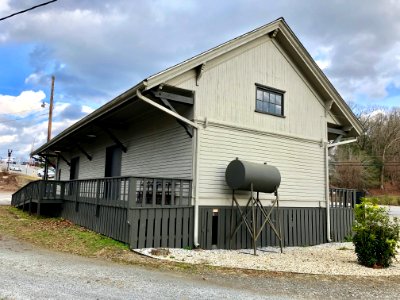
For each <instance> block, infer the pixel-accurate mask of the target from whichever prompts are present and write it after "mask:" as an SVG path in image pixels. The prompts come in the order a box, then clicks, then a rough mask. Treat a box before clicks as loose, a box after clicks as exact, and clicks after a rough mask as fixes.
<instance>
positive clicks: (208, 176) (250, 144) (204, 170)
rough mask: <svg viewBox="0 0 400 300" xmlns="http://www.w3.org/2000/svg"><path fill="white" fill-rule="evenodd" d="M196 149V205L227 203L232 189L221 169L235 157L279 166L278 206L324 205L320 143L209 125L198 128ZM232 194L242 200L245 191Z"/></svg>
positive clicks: (322, 153) (269, 196)
mask: <svg viewBox="0 0 400 300" xmlns="http://www.w3.org/2000/svg"><path fill="white" fill-rule="evenodd" d="M199 150H200V151H199V152H200V154H199V174H200V177H199V205H211V203H212V204H213V205H214V204H215V205H230V204H231V199H232V192H231V190H230V189H229V187H228V186H227V184H226V182H225V169H226V167H227V165H228V164H229V162H230V161H232V160H234V159H235V158H236V157H239V159H243V160H248V161H252V162H257V163H264V162H267V163H268V164H271V165H273V166H276V167H277V168H278V169H279V171H280V172H281V176H282V182H281V186H280V188H279V196H280V202H281V205H282V206H291V207H296V206H297V207H299V206H307V207H319V206H323V205H324V204H325V203H324V201H325V194H324V193H325V189H324V187H325V180H324V148H323V147H321V146H320V143H317V142H312V141H305V140H299V139H293V138H285V137H283V136H273V135H268V134H265V133H263V132H254V131H250V130H243V129H240V128H232V127H223V126H219V127H217V126H216V125H210V126H208V127H207V128H206V129H203V130H201V135H200V145H199ZM236 196H237V198H238V199H242V201H246V200H247V199H248V197H249V193H240V194H237V195H236ZM261 198H262V199H274V196H273V195H267V194H261ZM265 204H267V203H265Z"/></svg>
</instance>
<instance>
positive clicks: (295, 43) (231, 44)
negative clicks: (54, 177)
mask: <svg viewBox="0 0 400 300" xmlns="http://www.w3.org/2000/svg"><path fill="white" fill-rule="evenodd" d="M271 33H274V37H275V39H276V40H277V41H278V43H279V44H280V45H281V46H282V47H283V48H284V49H285V51H286V52H287V53H288V54H289V56H290V57H291V59H293V60H294V61H295V62H296V64H297V65H298V66H299V68H300V69H301V70H302V71H303V73H305V75H306V76H307V79H308V80H309V81H310V82H312V83H313V86H314V87H316V88H317V90H318V92H319V93H320V94H322V95H323V96H324V97H323V98H324V99H325V100H326V101H327V102H331V103H334V104H335V105H336V107H335V109H336V110H338V113H340V114H341V115H343V118H345V119H346V120H347V121H348V123H349V124H350V125H351V127H352V128H353V131H354V133H355V134H356V135H360V134H361V133H362V132H363V128H362V125H361V123H360V122H359V121H358V120H357V118H356V116H355V115H354V114H353V112H352V111H351V109H350V108H349V106H348V105H347V104H346V102H345V101H344V100H343V98H342V97H341V96H340V95H339V93H338V92H337V90H336V89H335V88H334V86H333V85H332V83H331V82H330V81H329V80H328V78H327V77H326V76H325V74H324V73H323V72H322V70H321V69H320V68H319V67H318V65H317V64H316V62H315V61H314V60H313V58H312V57H311V55H310V54H309V53H308V51H307V50H306V49H305V48H304V46H303V45H302V44H301V42H300V41H299V39H298V38H297V37H296V35H295V34H294V33H293V31H292V30H291V29H290V27H289V26H288V24H287V23H286V21H285V20H284V19H283V18H279V19H277V20H275V21H273V22H271V23H268V24H266V25H263V26H261V27H259V28H256V29H254V30H252V31H250V32H247V33H245V34H243V35H240V36H238V37H236V38H234V39H232V40H229V41H227V42H225V43H223V44H220V45H218V46H216V47H214V48H211V49H210V50H207V51H205V52H202V53H200V54H199V55H196V56H193V57H192V58H189V59H187V60H185V61H183V62H181V63H179V64H177V65H174V66H172V67H170V68H167V69H165V70H163V71H161V72H158V73H156V74H154V75H151V76H149V77H147V78H145V79H144V80H143V81H141V82H139V83H138V84H137V85H135V86H134V87H132V88H130V89H129V90H127V91H126V92H124V93H122V94H121V95H119V96H117V97H116V98H114V99H113V100H111V101H110V102H108V103H106V104H104V105H103V106H101V107H100V108H98V109H97V110H95V111H94V112H92V113H91V114H89V115H87V116H86V117H84V118H82V119H81V120H79V121H78V122H76V123H75V124H73V125H71V126H70V127H68V128H67V129H65V130H64V131H62V132H61V133H59V134H58V135H57V136H56V137H54V138H53V139H52V140H50V141H49V142H47V143H46V144H44V145H42V146H41V147H39V148H38V149H36V150H35V151H33V152H32V153H31V155H36V154H39V153H41V152H43V151H45V150H47V149H49V148H50V147H51V146H53V145H54V144H55V143H57V142H58V141H60V140H61V139H63V138H65V137H67V136H69V135H71V134H72V133H74V132H76V131H78V130H79V129H81V128H83V127H85V126H86V125H88V124H89V123H91V122H92V121H94V120H97V119H98V118H100V117H102V116H104V115H106V114H107V113H108V112H109V111H111V110H114V109H116V108H117V107H119V106H121V105H123V104H125V103H126V102H128V101H130V100H132V99H133V98H135V97H136V91H137V90H141V91H145V90H149V89H151V88H153V87H155V86H157V85H159V84H163V83H165V82H166V81H168V80H170V79H172V78H174V77H176V76H178V75H180V74H183V73H185V72H187V71H189V70H191V69H194V68H197V67H199V66H201V65H202V64H204V63H206V62H208V61H210V60H212V59H214V58H216V57H218V56H221V55H223V54H225V53H227V52H229V51H232V50H234V49H236V48H238V47H240V46H242V45H244V44H247V43H249V42H251V41H253V40H255V39H257V38H259V37H261V36H263V35H267V34H271Z"/></svg>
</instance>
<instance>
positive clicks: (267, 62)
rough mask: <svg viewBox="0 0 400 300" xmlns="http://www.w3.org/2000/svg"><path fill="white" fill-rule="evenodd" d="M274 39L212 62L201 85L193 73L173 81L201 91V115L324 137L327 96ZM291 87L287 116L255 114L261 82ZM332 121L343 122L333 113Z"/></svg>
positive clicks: (287, 89)
mask: <svg viewBox="0 0 400 300" xmlns="http://www.w3.org/2000/svg"><path fill="white" fill-rule="evenodd" d="M281 51H283V50H280V49H278V48H277V47H276V46H275V44H274V43H273V42H272V41H271V40H270V39H269V38H268V37H262V38H259V39H257V40H255V41H253V42H251V43H249V44H247V45H245V46H243V47H240V48H238V49H236V50H234V51H231V52H229V53H227V54H224V55H222V56H221V57H219V58H216V59H214V60H213V61H210V62H207V63H206V67H205V72H204V73H203V75H202V77H201V79H200V81H199V86H196V80H195V72H194V71H189V72H187V73H185V74H182V75H181V76H179V77H177V78H175V79H173V80H171V81H170V82H168V83H169V84H172V85H177V86H179V87H182V88H187V89H192V90H195V91H196V104H195V118H196V119H202V118H205V117H207V118H208V119H212V120H219V121H224V122H230V123H235V124H236V125H237V126H251V127H257V128H259V129H260V130H266V131H270V132H276V133H281V134H290V135H296V136H301V137H308V138H314V139H315V138H317V139H318V138H321V137H322V136H323V134H324V133H323V126H322V124H323V122H322V120H326V118H325V111H324V104H323V101H324V100H328V99H320V98H319V96H318V95H317V94H316V92H315V91H314V90H313V89H312V88H311V87H310V86H309V84H308V83H307V82H306V81H305V79H304V78H303V76H302V75H301V73H300V71H299V70H298V69H297V68H296V66H295V64H294V63H293V62H292V61H290V60H289V58H287V57H285V56H284V55H282V52H281ZM256 83H258V84H262V85H265V86H269V87H272V88H276V89H280V90H283V91H285V92H286V93H285V95H284V97H285V104H284V115H285V118H279V117H274V116H269V115H266V114H262V113H255V104H256V103H255V102H256V101H255V89H256V88H255V84H256ZM329 121H330V122H334V123H337V122H336V121H334V120H333V119H332V117H329Z"/></svg>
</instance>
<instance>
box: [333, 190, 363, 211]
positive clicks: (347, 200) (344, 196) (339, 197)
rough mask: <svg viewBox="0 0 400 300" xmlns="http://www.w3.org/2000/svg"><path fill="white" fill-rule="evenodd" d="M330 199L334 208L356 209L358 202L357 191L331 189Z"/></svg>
mask: <svg viewBox="0 0 400 300" xmlns="http://www.w3.org/2000/svg"><path fill="white" fill-rule="evenodd" d="M329 197H330V205H331V207H333V208H335V207H336V208H354V206H355V205H356V202H357V190H356V189H338V188H330V189H329Z"/></svg>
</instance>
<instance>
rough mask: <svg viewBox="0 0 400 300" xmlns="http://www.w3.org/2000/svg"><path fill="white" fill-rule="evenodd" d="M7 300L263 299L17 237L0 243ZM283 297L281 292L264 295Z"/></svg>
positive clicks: (1, 286)
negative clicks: (41, 246) (48, 247)
mask: <svg viewBox="0 0 400 300" xmlns="http://www.w3.org/2000/svg"><path fill="white" fill-rule="evenodd" d="M4 297H5V298H6V299H7V298H10V299H189V298H190V299H211V298H225V299H263V298H266V297H265V295H263V294H262V293H261V292H260V291H256V290H252V289H248V290H242V289H240V288H238V287H234V286H232V285H229V284H221V283H219V284H218V283H217V284H215V283H213V282H210V281H208V280H203V279H202V278H201V277H196V276H188V274H182V273H173V272H164V273H162V272H158V271H154V270H147V269H144V268H140V267H135V266H125V265H120V264H115V263H110V262H104V261H101V260H99V259H88V258H82V257H78V256H73V255H67V254H61V253H56V252H50V251H45V250H42V249H37V248H33V247H32V246H30V245H28V244H23V243H20V242H17V241H15V240H10V239H6V238H3V240H2V241H1V242H0V298H1V299H3V298H4ZM268 298H269V299H285V298H284V297H279V298H278V297H273V296H271V297H268Z"/></svg>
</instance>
